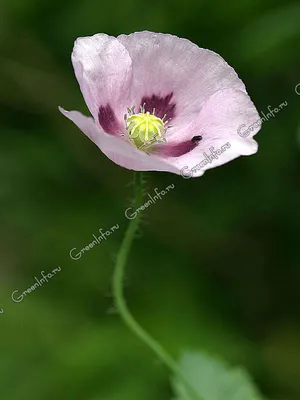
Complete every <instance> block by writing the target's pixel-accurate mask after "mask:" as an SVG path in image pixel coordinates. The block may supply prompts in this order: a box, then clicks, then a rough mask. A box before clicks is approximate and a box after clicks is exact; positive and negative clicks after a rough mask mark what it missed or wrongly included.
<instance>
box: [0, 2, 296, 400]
mask: <svg viewBox="0 0 300 400" xmlns="http://www.w3.org/2000/svg"><path fill="white" fill-rule="evenodd" d="M144 29H147V30H152V31H157V32H168V33H173V34H176V35H178V36H180V37H186V38H189V39H190V40H192V41H193V42H195V43H197V44H198V45H199V46H200V47H204V48H209V49H212V50H214V51H216V52H218V53H219V54H221V55H222V56H223V57H224V58H225V60H226V61H227V62H228V63H229V64H230V65H232V66H233V67H234V68H235V69H236V71H237V72H238V74H239V75H240V77H241V78H242V79H243V81H244V82H245V84H246V86H247V89H248V92H249V94H250V96H251V98H252V100H253V101H254V103H255V105H256V106H257V108H258V110H259V111H263V112H265V113H266V112H267V107H268V106H269V105H270V106H271V107H272V108H274V107H276V106H278V105H279V104H280V103H282V102H284V101H287V102H288V106H287V107H285V108H284V109H283V110H282V111H280V113H278V114H277V115H276V118H271V119H270V120H269V121H268V122H266V123H265V124H264V126H263V128H262V130H261V132H260V133H259V135H258V136H257V140H258V142H259V145H260V147H259V152H258V153H257V154H256V155H254V156H252V157H241V158H239V159H237V160H235V161H233V162H231V163H229V164H227V165H225V166H222V167H221V168H217V169H214V170H211V171H208V172H207V173H206V174H205V175H204V177H201V178H198V179H191V180H184V179H182V178H181V177H179V176H175V175H171V174H166V173H148V174H147V178H148V190H149V193H151V194H152V193H153V191H154V189H155V188H156V187H157V188H159V189H163V188H165V187H166V186H168V185H170V184H172V183H173V184H174V185H175V189H174V190H173V191H172V192H170V193H169V194H168V195H167V196H165V197H164V199H163V200H161V201H160V202H157V203H156V204H155V205H153V206H152V207H151V208H148V209H147V212H146V213H144V217H145V219H146V223H144V224H143V226H142V232H141V237H140V238H139V239H138V240H136V241H135V243H134V246H133V249H132V252H131V256H130V259H129V262H128V266H127V278H126V297H127V299H128V303H129V306H130V308H131V310H132V312H133V314H134V315H135V316H136V318H137V319H138V320H139V321H140V322H141V324H142V325H143V326H145V327H146V328H147V329H148V330H149V332H150V333H151V334H153V335H154V336H155V337H156V338H157V339H159V340H160V341H161V343H163V344H164V346H165V347H166V348H167V349H168V350H169V351H170V352H171V353H172V355H173V356H174V357H178V356H179V354H180V352H181V351H182V350H183V349H185V348H187V349H204V350H205V351H208V352H209V353H212V354H216V355H219V356H221V357H223V358H224V359H226V360H227V361H229V362H230V363H232V364H233V365H243V366H245V367H246V368H247V369H248V371H249V372H250V373H251V375H252V376H253V378H254V379H255V381H256V383H257V385H258V387H259V388H260V390H261V391H262V393H263V394H264V395H265V396H266V397H267V398H270V399H276V400H279V399H282V400H283V399H284V400H296V399H299V398H300V319H299V318H300V298H299V297H300V268H299V267H300V265H299V264H300V263H299V261H300V246H299V237H300V212H299V200H300V191H299V166H300V157H299V150H300V149H299V145H300V140H299V137H300V136H299V135H300V124H299V123H300V118H299V105H300V96H297V95H296V93H295V86H296V85H297V84H298V83H300V73H299V65H300V62H299V60H300V57H299V53H300V45H299V43H300V40H299V39H300V4H299V1H297V2H292V1H279V0H277V1H276V0H275V1H274V0H272V1H271V0H234V1H233V2H224V1H223V0H218V1H214V2H210V1H207V0H206V1H197V0H185V1H184V2H183V1H179V0H172V1H171V0H164V1H154V0H153V1H151V2H142V1H137V0H127V1H123V2H120V1H117V2H105V3H104V2H100V1H99V0H98V1H96V0H85V1H83V0H72V1H70V0H67V1H64V2H58V1H54V0H51V1H50V0H43V1H37V0H1V5H0V40H1V42H0V43H1V62H0V71H1V86H0V102H1V120H0V128H1V147H0V154H1V156H0V179H1V186H0V200H1V211H0V218H1V227H0V233H1V241H0V249H1V269H0V307H2V309H3V311H4V312H3V313H2V314H0V334H1V338H0V384H1V385H0V390H1V399H3V400H27V399H30V400H48V399H49V400H50V399H51V400H52V399H53V398H56V399H61V400H69V399H70V400H77V399H78V400H141V399H142V400H153V399H155V400H166V399H168V400H169V399H171V398H172V396H173V394H172V389H171V385H170V382H169V372H168V371H167V370H166V369H165V368H164V367H163V366H162V365H161V364H160V363H159V362H158V361H157V360H156V358H155V357H154V355H153V354H152V353H151V352H150V351H149V350H148V349H147V348H145V346H144V345H143V344H142V343H140V342H139V341H138V340H137V339H136V338H135V337H134V336H133V335H132V334H131V333H130V332H129V331H128V330H127V328H126V327H125V326H124V325H123V323H122V322H121V320H120V318H119V316H118V315H116V314H115V313H114V312H113V311H114V309H113V300H112V298H111V276H112V271H113V265H114V260H115V255H116V253H117V251H118V248H119V245H120V242H121V240H122V236H123V233H124V231H125V229H126V226H127V223H128V220H127V219H126V218H125V216H124V211H125V209H126V208H128V207H129V205H130V198H131V195H132V187H131V186H128V183H130V182H131V181H132V172H131V171H127V170H125V169H122V168H120V167H119V166H117V165H115V164H113V163H112V162H110V161H109V160H108V159H107V158H106V157H105V156H104V155H103V154H102V153H101V152H100V151H99V150H98V149H97V148H96V147H95V146H94V145H93V144H92V143H91V142H90V141H89V140H88V139H87V138H86V137H85V136H84V135H83V134H82V133H81V132H80V131H79V130H78V129H77V128H76V127H75V126H74V125H73V124H72V123H71V122H69V121H68V120H67V119H66V118H64V117H63V116H62V115H61V114H60V113H59V112H58V110H57V106H58V105H62V106H63V107H65V108H67V109H79V110H81V111H83V112H85V113H86V112H87V110H86V106H85V104H84V101H83V99H82V96H81V93H80V90H79V87H78V85H77V81H76V79H75V77H74V74H73V70H72V66H71V62H70V54H71V51H72V46H73V42H74V40H75V39H76V38H77V37H78V36H86V35H91V34H94V33H97V32H105V33H108V34H110V35H118V34H120V33H130V32H134V31H139V30H144ZM299 92H300V90H299ZM115 224H119V226H120V228H119V230H118V231H117V232H116V233H114V234H113V235H112V236H111V237H110V238H109V240H107V241H106V242H104V243H101V244H100V245H98V246H96V247H95V248H93V249H92V250H90V251H89V252H88V253H86V254H84V255H83V256H82V258H81V259H80V260H77V261H74V260H72V259H71V258H70V257H69V251H70V250H71V249H72V248H74V247H76V248H79V249H80V248H82V247H84V246H85V245H86V244H88V243H89V242H91V240H93V239H92V235H93V233H95V234H96V233H97V231H98V229H99V228H103V229H104V230H107V229H109V228H110V227H112V226H113V225H115ZM58 266H60V267H61V272H59V273H58V274H56V276H55V277H53V278H52V279H51V280H50V281H49V282H48V283H47V284H45V285H43V286H42V287H40V288H38V289H37V290H35V291H34V292H33V293H30V294H28V295H27V296H26V297H25V298H24V299H23V301H21V302H19V303H16V302H13V301H12V299H11V294H12V292H13V291H15V290H19V291H20V292H23V291H24V290H26V289H27V288H29V287H30V286H31V285H33V284H34V283H35V281H34V277H35V276H36V277H38V278H39V279H40V278H41V271H45V273H48V272H50V271H52V270H53V269H55V268H56V267H58ZM241 400H243V399H241Z"/></svg>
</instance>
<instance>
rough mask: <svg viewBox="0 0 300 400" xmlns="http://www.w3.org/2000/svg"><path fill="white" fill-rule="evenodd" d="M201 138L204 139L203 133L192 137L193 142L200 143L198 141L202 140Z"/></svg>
mask: <svg viewBox="0 0 300 400" xmlns="http://www.w3.org/2000/svg"><path fill="white" fill-rule="evenodd" d="M200 140H202V136H201V135H199V136H194V137H193V138H192V142H193V143H198V142H200Z"/></svg>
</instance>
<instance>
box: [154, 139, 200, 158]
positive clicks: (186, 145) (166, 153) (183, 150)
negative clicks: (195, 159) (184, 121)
mask: <svg viewBox="0 0 300 400" xmlns="http://www.w3.org/2000/svg"><path fill="white" fill-rule="evenodd" d="M193 139H194V138H193ZM193 139H192V140H186V141H184V142H182V143H176V144H159V145H155V146H153V148H152V149H151V151H150V153H152V154H156V155H158V156H162V157H181V156H183V155H184V154H187V153H189V152H190V151H192V150H194V149H195V148H196V147H197V145H198V143H199V141H200V140H201V139H200V140H193Z"/></svg>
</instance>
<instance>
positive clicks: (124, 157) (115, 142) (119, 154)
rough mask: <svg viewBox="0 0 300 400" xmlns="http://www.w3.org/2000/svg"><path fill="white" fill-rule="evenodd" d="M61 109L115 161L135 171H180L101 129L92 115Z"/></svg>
mask: <svg viewBox="0 0 300 400" xmlns="http://www.w3.org/2000/svg"><path fill="white" fill-rule="evenodd" d="M59 111H60V112H61V113H62V114H63V115H65V116H66V117H67V118H68V119H69V120H71V121H72V122H74V124H75V125H77V126H78V128H79V129H80V130H81V131H82V132H83V133H85V135H86V136H87V137H88V138H89V139H90V140H92V141H93V142H94V143H95V144H96V145H97V146H98V147H99V149H100V150H102V152H103V153H104V154H105V155H106V156H107V157H108V158H109V159H110V160H111V161H113V162H114V163H116V164H118V165H120V166H121V167H124V168H127V169H131V170H134V171H164V172H172V173H177V174H178V173H179V171H178V170H177V169H176V167H174V166H173V165H171V164H169V163H167V162H165V161H164V160H163V159H161V158H158V157H156V156H154V155H153V156H150V155H148V154H147V153H145V152H143V151H140V150H138V149H136V148H135V147H133V146H132V145H131V144H130V143H128V142H127V141H125V140H122V139H119V138H117V137H115V136H112V135H109V134H106V133H105V132H103V131H101V129H100V128H99V126H98V125H96V124H95V121H94V119H93V118H91V117H86V116H85V115H83V114H81V113H80V112H78V111H66V110H64V109H63V108H61V107H59Z"/></svg>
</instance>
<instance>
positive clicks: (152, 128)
mask: <svg viewBox="0 0 300 400" xmlns="http://www.w3.org/2000/svg"><path fill="white" fill-rule="evenodd" d="M164 118H165V117H164ZM164 118H163V119H161V118H158V117H157V116H156V115H155V109H154V110H153V113H152V114H150V113H149V112H145V108H144V107H141V112H140V113H139V114H135V112H134V107H132V108H129V109H128V114H126V115H125V123H126V131H127V136H128V139H129V140H130V142H131V143H132V144H133V145H135V146H136V147H137V148H138V149H139V150H144V151H146V150H147V149H148V148H149V147H151V146H152V145H153V144H155V143H166V138H165V133H166V131H167V128H166V123H167V121H166V122H164Z"/></svg>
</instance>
